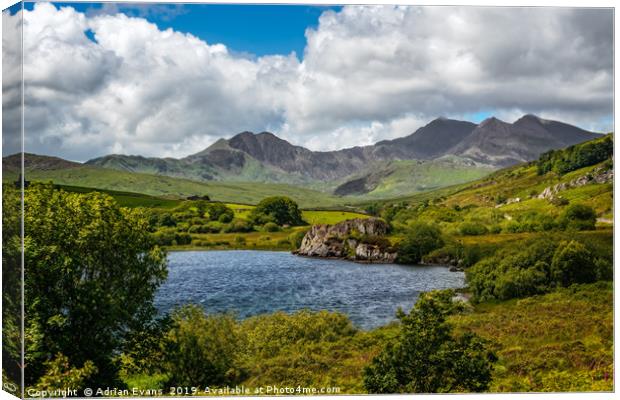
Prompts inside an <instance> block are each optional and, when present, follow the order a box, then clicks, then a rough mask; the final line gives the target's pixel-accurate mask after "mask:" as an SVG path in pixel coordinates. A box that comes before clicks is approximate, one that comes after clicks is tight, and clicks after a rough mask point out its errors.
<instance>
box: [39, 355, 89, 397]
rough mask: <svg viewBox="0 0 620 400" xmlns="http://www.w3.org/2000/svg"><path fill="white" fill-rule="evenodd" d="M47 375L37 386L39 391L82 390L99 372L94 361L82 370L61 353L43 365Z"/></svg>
mask: <svg viewBox="0 0 620 400" xmlns="http://www.w3.org/2000/svg"><path fill="white" fill-rule="evenodd" d="M43 365H44V367H45V375H43V376H42V377H41V378H40V379H39V382H37V384H36V389H37V390H46V391H53V390H65V389H67V388H72V389H82V388H84V387H85V386H86V381H87V380H88V379H89V378H90V377H91V376H92V375H93V374H95V373H96V372H97V367H95V364H94V363H93V362H92V361H90V360H89V361H86V362H85V363H84V365H83V366H82V367H81V368H76V367H73V366H71V364H70V363H69V358H67V356H65V355H63V354H61V353H59V354H57V355H56V357H54V358H53V359H51V360H49V361H45V362H44V363H43Z"/></svg>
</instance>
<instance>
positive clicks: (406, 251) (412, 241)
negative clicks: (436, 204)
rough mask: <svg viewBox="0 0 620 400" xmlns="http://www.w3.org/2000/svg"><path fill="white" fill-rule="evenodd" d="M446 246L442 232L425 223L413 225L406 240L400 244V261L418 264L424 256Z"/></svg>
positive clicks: (398, 260)
mask: <svg viewBox="0 0 620 400" xmlns="http://www.w3.org/2000/svg"><path fill="white" fill-rule="evenodd" d="M443 245H444V240H443V237H442V235H441V231H440V230H439V228H437V227H436V226H434V225H429V224H427V223H424V222H417V223H415V224H413V225H412V226H411V227H410V228H409V230H408V231H407V232H406V236H405V238H404V239H403V240H402V241H401V242H400V243H399V244H398V259H397V260H396V261H397V262H399V263H402V264H416V263H419V262H420V260H422V256H424V255H426V254H428V253H430V252H431V251H433V250H435V249H438V248H440V247H442V246H443Z"/></svg>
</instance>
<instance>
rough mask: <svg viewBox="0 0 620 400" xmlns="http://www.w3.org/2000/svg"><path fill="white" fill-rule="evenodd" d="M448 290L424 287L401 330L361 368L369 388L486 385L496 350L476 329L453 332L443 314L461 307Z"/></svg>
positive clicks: (440, 389) (436, 389) (473, 388)
mask: <svg viewBox="0 0 620 400" xmlns="http://www.w3.org/2000/svg"><path fill="white" fill-rule="evenodd" d="M453 296H454V292H453V291H451V290H445V291H435V292H429V293H424V294H422V295H421V296H420V298H419V299H418V301H417V303H416V305H415V306H414V308H413V309H412V310H411V312H410V313H409V314H408V315H407V314H405V313H403V312H402V311H400V310H399V313H398V314H397V316H398V318H399V319H400V321H401V331H400V334H399V336H398V338H397V341H396V342H395V343H391V344H388V346H386V348H384V349H383V351H382V352H381V353H380V354H379V355H378V356H377V357H375V358H374V359H373V361H372V363H371V364H370V365H369V366H368V367H366V368H365V369H364V386H365V387H366V389H367V390H368V392H369V393H446V392H480V391H483V390H486V389H488V387H489V383H490V381H491V372H492V368H493V365H492V363H493V362H494V361H495V360H496V356H495V354H493V352H491V351H489V350H488V349H487V344H486V342H485V341H483V340H482V339H481V338H480V337H478V336H476V335H475V334H464V335H461V336H454V335H453V334H452V327H451V326H450V325H449V324H448V323H447V322H446V317H447V316H448V315H449V314H451V313H453V312H455V311H457V310H459V309H460V303H457V302H454V301H453V300H452V298H453Z"/></svg>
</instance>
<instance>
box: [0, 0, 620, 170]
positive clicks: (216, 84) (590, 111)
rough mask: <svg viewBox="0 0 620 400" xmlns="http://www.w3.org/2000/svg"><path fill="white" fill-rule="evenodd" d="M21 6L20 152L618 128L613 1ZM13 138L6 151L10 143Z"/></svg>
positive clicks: (332, 145) (6, 109)
mask: <svg viewBox="0 0 620 400" xmlns="http://www.w3.org/2000/svg"><path fill="white" fill-rule="evenodd" d="M25 8H26V9H25V11H24V21H25V26H24V50H25V51H24V79H25V96H24V97H25V104H26V117H25V136H26V143H25V147H26V151H28V152H33V153H37V154H48V155H56V156H60V157H63V158H67V159H70V160H76V161H85V160H88V159H91V158H94V157H98V156H102V155H105V154H110V153H117V154H140V155H144V156H155V157H162V156H166V157H184V156H187V155H189V154H193V153H196V152H199V151H201V150H202V149H204V148H205V147H207V146H209V145H210V144H212V143H213V142H215V141H216V140H217V139H219V138H222V137H224V138H228V137H232V136H234V135H235V134H236V133H239V132H242V131H253V132H261V131H270V132H273V133H275V134H277V135H278V136H280V137H282V138H284V139H286V140H288V141H290V142H291V143H294V144H297V145H302V146H305V147H308V148H310V149H312V150H334V149H339V148H344V147H351V146H358V145H367V144H372V143H375V142H377V141H380V140H384V139H392V138H396V137H401V136H406V135H408V134H411V133H412V132H414V131H415V130H416V129H418V128H419V127H421V126H423V125H425V124H427V123H428V122H430V121H431V120H433V119H435V118H437V117H440V116H442V117H448V118H455V119H464V120H469V121H473V122H480V121H482V120H484V119H485V118H488V117H491V116H496V117H498V118H500V119H503V120H505V121H507V122H512V121H514V120H516V119H518V118H519V117H520V116H522V115H523V114H526V113H532V114H536V115H539V116H541V117H543V118H548V119H556V120H561V121H564V122H568V123H572V124H575V125H577V126H580V127H582V128H585V129H589V130H595V131H600V132H607V131H610V130H612V127H613V13H612V11H611V10H610V9H584V8H581V9H579V8H544V7H537V8H516V7H510V8H502V7H439V6H437V7H418V6H386V5H383V6H353V5H351V6H343V7H315V6H303V5H294V6H282V5H272V6H267V5H196V4H192V5H182V4H168V5H166V4H150V5H149V4H125V5H122V4H120V5H119V4H117V3H104V4H102V3H79V4H76V3H36V4H33V3H27V4H26V7H25ZM20 17H21V12H20V11H17V12H16V11H13V12H4V13H3V37H4V40H3V49H2V51H3V68H4V70H5V71H7V70H11V71H17V70H19V61H18V60H19V57H17V56H16V55H18V54H19V47H18V44H19V42H20V41H19V30H18V27H19V20H20ZM18 79H19V74H15V73H13V74H6V76H5V77H3V93H4V96H3V124H4V126H5V132H7V131H9V132H10V131H11V129H13V130H15V131H17V130H18V128H19V126H18V124H17V123H16V121H18V118H16V116H17V115H18V108H17V107H18V105H19V102H18V101H16V99H18V97H19V90H18V88H19V85H18V84H17V83H18V82H17V81H18ZM13 137H14V136H13ZM10 138H11V135H6V134H5V137H4V138H3V154H7V153H10V152H11V150H12V149H13V148H15V149H16V151H17V148H16V143H12V142H11V140H10ZM13 152H14V151H13Z"/></svg>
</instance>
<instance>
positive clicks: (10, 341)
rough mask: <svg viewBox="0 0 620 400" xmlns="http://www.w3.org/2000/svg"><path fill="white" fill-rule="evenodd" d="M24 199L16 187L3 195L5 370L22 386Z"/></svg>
mask: <svg viewBox="0 0 620 400" xmlns="http://www.w3.org/2000/svg"><path fill="white" fill-rule="evenodd" d="M21 215H22V212H21V196H20V191H18V190H16V189H15V188H14V187H13V185H8V184H7V185H3V193H2V370H3V374H4V375H3V377H4V376H5V377H6V378H7V380H9V381H11V382H12V383H14V384H16V385H19V384H20V383H21V372H22V369H21V367H20V365H21V341H22V336H21V318H20V316H21V244H22V243H21Z"/></svg>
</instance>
